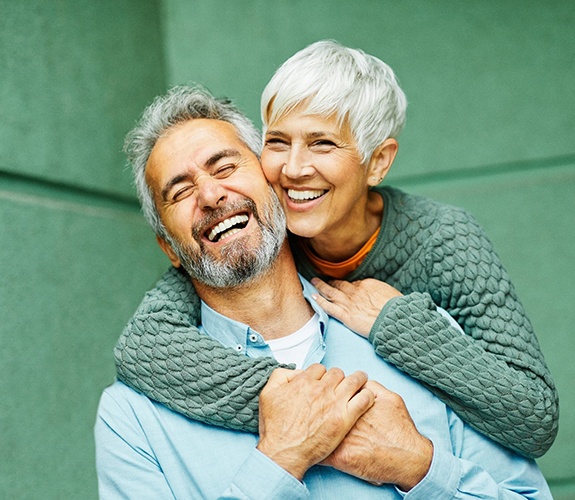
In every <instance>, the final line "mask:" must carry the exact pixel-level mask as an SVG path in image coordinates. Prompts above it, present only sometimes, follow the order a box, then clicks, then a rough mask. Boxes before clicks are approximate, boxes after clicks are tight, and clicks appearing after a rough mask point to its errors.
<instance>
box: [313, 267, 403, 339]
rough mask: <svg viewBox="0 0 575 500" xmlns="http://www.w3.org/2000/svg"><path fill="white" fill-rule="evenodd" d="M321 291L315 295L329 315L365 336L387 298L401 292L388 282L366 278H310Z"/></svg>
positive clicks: (398, 295) (400, 294)
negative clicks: (328, 279)
mask: <svg viewBox="0 0 575 500" xmlns="http://www.w3.org/2000/svg"><path fill="white" fill-rule="evenodd" d="M311 282H312V283H313V285H314V286H315V287H316V288H317V290H318V292H320V293H321V295H314V299H315V300H316V301H317V303H318V304H319V305H320V306H321V308H322V309H323V310H324V311H325V312H327V313H328V314H329V315H330V316H333V317H334V318H337V319H339V320H340V321H341V322H342V323H343V324H344V325H346V326H347V327H348V328H349V329H350V330H353V331H354V332H356V333H358V334H360V335H361V336H362V337H366V338H367V337H368V335H369V332H370V331H371V329H372V327H373V324H374V323H375V320H376V319H377V317H378V315H379V313H380V312H381V310H382V309H383V306H385V304H387V302H388V301H389V300H391V299H393V298H395V297H402V296H403V294H402V293H401V292H399V291H398V290H397V289H395V288H393V287H392V286H391V285H388V284H387V283H385V282H383V281H379V280H375V279H372V278H367V279H365V280H358V281H352V282H348V281H341V280H331V281H329V283H326V282H325V281H322V280H320V279H319V278H314V279H312V280H311Z"/></svg>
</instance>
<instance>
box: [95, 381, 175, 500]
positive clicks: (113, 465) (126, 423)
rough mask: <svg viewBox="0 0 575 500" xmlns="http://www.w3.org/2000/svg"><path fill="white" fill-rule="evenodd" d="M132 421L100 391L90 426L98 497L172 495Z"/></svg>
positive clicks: (153, 498)
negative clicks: (94, 448)
mask: <svg viewBox="0 0 575 500" xmlns="http://www.w3.org/2000/svg"><path fill="white" fill-rule="evenodd" d="M133 423H135V420H133V419H131V418H129V416H128V415H127V414H126V413H125V409H124V408H122V407H121V406H120V405H119V404H118V403H117V402H116V401H115V400H114V398H113V397H112V396H110V395H109V394H108V393H107V392H104V394H103V395H102V398H101V400H100V406H99V408H98V416H97V419H96V425H95V429H94V434H95V440H96V469H97V473H98V491H99V497H100V499H102V500H107V499H110V500H115V499H117V498H127V499H130V498H133V499H138V500H139V499H142V500H147V499H150V500H155V499H158V498H162V499H170V498H175V497H174V494H173V493H172V491H171V489H170V487H169V485H168V483H167V481H166V478H165V476H164V474H163V473H162V470H161V468H160V465H159V464H158V462H157V461H156V459H155V457H154V454H153V452H152V451H151V450H150V448H149V444H148V442H147V440H146V439H145V436H144V434H143V433H142V432H141V429H139V428H138V427H137V426H136V425H133Z"/></svg>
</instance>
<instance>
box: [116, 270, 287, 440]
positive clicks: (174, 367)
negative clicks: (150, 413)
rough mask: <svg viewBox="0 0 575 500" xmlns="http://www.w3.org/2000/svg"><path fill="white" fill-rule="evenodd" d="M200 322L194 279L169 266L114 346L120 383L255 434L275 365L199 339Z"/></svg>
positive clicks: (217, 423) (177, 408)
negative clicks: (261, 395) (262, 398)
mask: <svg viewBox="0 0 575 500" xmlns="http://www.w3.org/2000/svg"><path fill="white" fill-rule="evenodd" d="M199 320H200V301H199V298H198V296H197V295H196V293H195V291H194V288H193V286H192V284H191V282H190V280H189V279H188V278H187V276H186V275H185V274H184V273H183V272H181V271H179V270H177V269H175V268H171V269H170V270H169V271H167V272H166V273H165V274H164V276H163V277H162V278H161V279H160V280H159V281H158V283H157V284H156V286H155V288H154V289H152V290H151V291H150V292H148V293H147V294H146V296H145V297H144V299H143V301H142V303H141V304H140V306H139V307H138V309H137V310H136V313H135V314H134V316H133V317H132V319H131V320H130V321H129V323H128V325H127V326H126V328H125V329H124V331H123V332H122V335H121V336H120V339H119V340H118V343H117V344H116V347H115V349H114V357H115V362H116V371H117V375H118V378H119V379H120V380H122V381H123V382H124V383H126V384H127V385H129V386H131V387H132V388H134V389H136V390H137V391H139V392H142V393H144V394H145V395H146V396H148V397H150V398H151V399H153V400H155V401H158V402H160V403H162V404H164V405H166V406H167V407H168V408H171V409H172V410H175V411H177V412H179V413H182V414H183V415H185V416H187V417H189V418H191V419H193V420H198V421H201V422H205V423H208V424H211V425H215V426H219V427H226V428H229V429H238V430H242V431H248V432H257V430H258V399H259V393H260V391H261V389H262V388H263V386H264V385H265V384H266V382H267V381H268V378H269V376H270V374H271V372H272V371H273V370H274V369H275V368H277V367H278V366H279V365H278V363H277V362H276V361H275V359H273V358H267V357H262V358H255V359H254V358H248V357H246V356H242V355H238V354H237V353H236V352H235V351H234V350H233V349H230V348H227V347H224V346H222V345H221V344H220V343H219V342H217V341H216V340H214V339H212V338H211V337H209V336H207V335H204V334H202V333H201V332H200V331H199V330H198V329H197V328H196V325H198V324H199Z"/></svg>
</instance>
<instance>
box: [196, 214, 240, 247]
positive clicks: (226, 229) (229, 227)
mask: <svg viewBox="0 0 575 500" xmlns="http://www.w3.org/2000/svg"><path fill="white" fill-rule="evenodd" d="M249 220H250V218H249V217H248V215H247V214H237V215H233V216H232V217H230V218H229V219H225V220H223V221H221V222H219V223H218V224H216V225H215V226H214V227H213V228H211V229H210V230H208V231H206V235H207V238H208V240H210V241H211V242H214V243H217V242H219V241H222V240H224V239H226V238H229V237H230V236H232V235H234V234H236V233H238V232H239V231H241V230H242V229H243V228H244V227H246V226H247V224H248V221H249Z"/></svg>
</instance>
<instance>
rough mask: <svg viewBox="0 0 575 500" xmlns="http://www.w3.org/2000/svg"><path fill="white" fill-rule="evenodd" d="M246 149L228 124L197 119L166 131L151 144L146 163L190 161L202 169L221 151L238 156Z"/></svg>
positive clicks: (220, 121)
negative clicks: (160, 160) (184, 159)
mask: <svg viewBox="0 0 575 500" xmlns="http://www.w3.org/2000/svg"><path fill="white" fill-rule="evenodd" d="M243 149H247V148H246V146H245V145H244V143H243V142H242V141H241V140H240V138H239V136H238V133H237V130H236V128H235V127H234V126H233V125H232V124H231V123H229V122H225V121H222V120H214V119H207V118H197V119H193V120H188V121H186V122H182V123H178V124H177V125H174V126H173V127H171V128H170V129H169V130H168V131H166V132H165V133H164V134H163V135H162V136H161V137H160V138H159V139H158V140H157V141H156V144H155V145H154V147H153V149H152V152H151V154H150V158H149V160H148V164H151V163H154V162H156V161H157V160H158V159H159V158H161V159H162V160H164V161H166V160H168V161H169V160H170V159H174V160H182V159H183V158H188V159H190V160H192V159H193V161H194V163H195V164H196V165H198V166H203V165H204V164H205V163H206V162H209V160H210V159H211V158H212V157H213V155H214V154H220V153H221V152H224V151H225V152H227V153H233V152H235V154H240V152H241V151H242V150H243Z"/></svg>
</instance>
